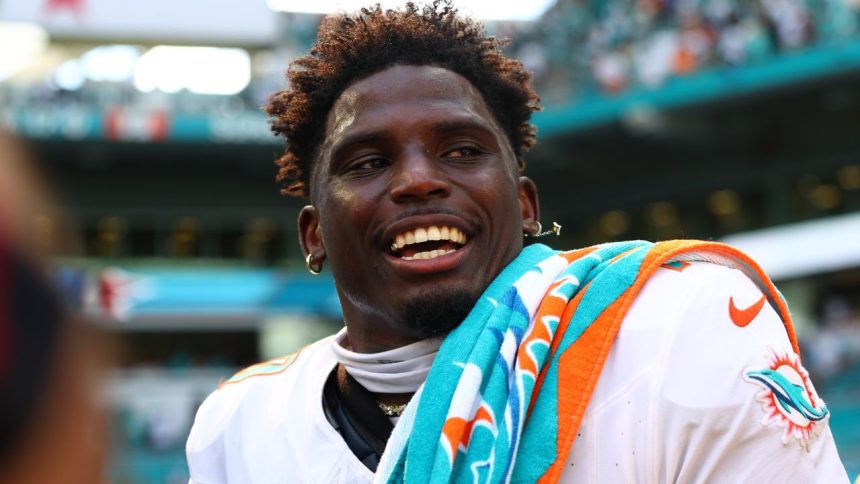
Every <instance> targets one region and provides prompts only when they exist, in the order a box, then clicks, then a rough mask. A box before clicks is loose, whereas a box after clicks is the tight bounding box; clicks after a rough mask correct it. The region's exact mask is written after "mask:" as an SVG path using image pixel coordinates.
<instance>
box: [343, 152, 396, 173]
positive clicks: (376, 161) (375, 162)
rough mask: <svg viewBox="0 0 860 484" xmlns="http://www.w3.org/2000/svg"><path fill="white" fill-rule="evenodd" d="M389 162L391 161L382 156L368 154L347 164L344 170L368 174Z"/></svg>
mask: <svg viewBox="0 0 860 484" xmlns="http://www.w3.org/2000/svg"><path fill="white" fill-rule="evenodd" d="M389 164H390V163H389V161H388V160H387V159H386V158H383V157H381V156H367V157H364V158H360V159H358V160H355V161H354V162H352V163H350V164H349V165H347V167H346V169H345V170H344V172H346V173H352V174H357V175H361V174H367V173H371V172H374V171H376V170H379V169H382V168H385V167H386V166H388V165H389Z"/></svg>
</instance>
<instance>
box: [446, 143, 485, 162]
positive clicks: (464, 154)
mask: <svg viewBox="0 0 860 484" xmlns="http://www.w3.org/2000/svg"><path fill="white" fill-rule="evenodd" d="M483 153H484V152H483V151H482V150H481V149H480V148H478V147H477V146H458V147H457V148H454V149H452V150H449V151H447V152H446V153H445V154H444V155H442V157H443V158H449V159H455V160H456V159H468V158H475V157H477V156H479V155H482V154H483Z"/></svg>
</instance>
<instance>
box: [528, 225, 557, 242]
mask: <svg viewBox="0 0 860 484" xmlns="http://www.w3.org/2000/svg"><path fill="white" fill-rule="evenodd" d="M535 223H536V224H537V230H535V233H533V234H527V236H528V237H531V238H533V239H537V238H538V237H543V236H545V235H549V234H555V235H557V236H558V235H561V224H560V223H558V222H553V223H552V228H551V229H549V230H547V231H546V232H541V231H542V230H543V226H541V224H540V222H535Z"/></svg>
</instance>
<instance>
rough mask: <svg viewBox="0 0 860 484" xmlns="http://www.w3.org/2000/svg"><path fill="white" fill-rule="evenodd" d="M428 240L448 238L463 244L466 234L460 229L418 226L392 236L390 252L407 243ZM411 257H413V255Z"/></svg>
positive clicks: (418, 242)
mask: <svg viewBox="0 0 860 484" xmlns="http://www.w3.org/2000/svg"><path fill="white" fill-rule="evenodd" d="M428 240H434V241H435V240H450V241H451V242H455V243H458V244H460V245H463V244H465V243H466V241H467V240H468V239H467V237H466V234H464V233H463V232H461V231H460V229H457V228H454V227H440V226H437V225H431V226H429V227H419V228H416V229H414V230H410V231H407V232H403V233H402V234H398V235H397V236H395V237H394V241H393V242H391V247H390V249H391V252H397V251H398V250H400V249H402V248H403V247H405V246H407V245H411V244H420V243H422V242H427V241H428ZM431 252H432V251H431ZM439 255H443V253H442V252H440V254H439ZM413 258H415V257H414V256H413Z"/></svg>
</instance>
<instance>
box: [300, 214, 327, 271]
mask: <svg viewBox="0 0 860 484" xmlns="http://www.w3.org/2000/svg"><path fill="white" fill-rule="evenodd" d="M298 224H299V245H301V247H302V255H304V256H305V257H307V256H308V254H313V256H314V261H316V262H319V263H322V262H323V261H324V260H325V257H326V253H325V244H324V243H323V238H322V227H321V226H320V217H319V211H317V208H316V207H314V206H313V205H305V206H304V207H303V208H302V210H301V211H300V212H299V220H298Z"/></svg>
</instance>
